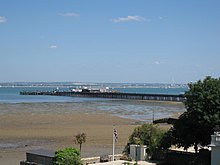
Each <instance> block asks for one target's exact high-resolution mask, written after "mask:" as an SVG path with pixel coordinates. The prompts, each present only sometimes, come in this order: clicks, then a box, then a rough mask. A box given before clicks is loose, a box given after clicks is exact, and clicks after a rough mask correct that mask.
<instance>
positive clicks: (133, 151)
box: [129, 144, 147, 161]
mask: <svg viewBox="0 0 220 165" xmlns="http://www.w3.org/2000/svg"><path fill="white" fill-rule="evenodd" d="M146 150H147V146H145V145H136V144H131V145H130V154H129V157H131V158H132V159H133V160H136V161H142V160H146V157H147V151H146Z"/></svg>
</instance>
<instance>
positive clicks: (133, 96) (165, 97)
mask: <svg viewBox="0 0 220 165" xmlns="http://www.w3.org/2000/svg"><path fill="white" fill-rule="evenodd" d="M20 94H21V95H52V96H71V97H93V98H109V99H129V100H154V101H176V102H183V101H184V100H185V99H184V96H183V95H181V94H180V95H172V94H138V93H120V92H71V91H66V92H65V91H63V92H60V91H49V92H48V91H47V92H39V91H36V92H30V91H23V92H20Z"/></svg>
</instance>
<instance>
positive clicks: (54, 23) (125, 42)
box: [0, 0, 220, 83]
mask: <svg viewBox="0 0 220 165" xmlns="http://www.w3.org/2000/svg"><path fill="white" fill-rule="evenodd" d="M219 9H220V1H219V0H184V1H183V0H182V1H180V0H19V1H18V0H0V82H54V81H56V82H101V83H104V82H108V83H125V82H126V83H189V82H195V81H197V80H201V79H204V78H205V77H206V76H212V77H215V78H217V77H220V10H219Z"/></svg>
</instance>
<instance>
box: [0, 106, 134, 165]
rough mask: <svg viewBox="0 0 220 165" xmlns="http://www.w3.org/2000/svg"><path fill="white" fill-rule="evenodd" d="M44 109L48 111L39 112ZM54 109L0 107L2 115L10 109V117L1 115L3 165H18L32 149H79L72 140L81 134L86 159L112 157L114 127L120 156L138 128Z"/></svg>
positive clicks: (114, 119)
mask: <svg viewBox="0 0 220 165" xmlns="http://www.w3.org/2000/svg"><path fill="white" fill-rule="evenodd" d="M54 106H55V105H54ZM15 107H16V108H15ZM23 108H25V110H22V109H23ZM41 108H42V109H43V108H45V109H47V111H44V110H41V111H39V110H38V111H36V109H41ZM48 108H51V109H49V110H48ZM54 108H55V107H53V105H50V106H46V105H45V104H44V103H38V104H19V105H13V104H0V110H1V112H4V110H6V109H7V113H1V114H0V162H1V163H0V164H4V165H9V164H10V165H12V164H19V161H20V160H24V159H25V152H26V151H28V150H31V149H39V148H45V149H50V150H57V149H63V148H65V147H79V146H78V145H77V144H75V143H74V142H73V138H74V135H76V134H77V133H80V132H84V133H86V135H87V140H86V143H85V144H83V147H82V156H83V157H89V156H100V155H104V154H111V153H112V129H113V125H115V127H116V129H117V132H118V134H119V140H118V143H117V145H116V153H121V152H122V151H123V148H124V146H125V145H126V143H127V140H128V136H129V135H130V134H131V133H132V131H133V129H134V128H135V127H136V126H137V125H136V124H135V120H131V119H123V118H120V117H116V116H112V115H111V114H104V113H94V112H91V113H87V112H85V111H83V110H82V112H80V111H77V112H75V111H74V112H70V111H66V110H65V108H66V107H65V106H64V107H63V108H61V107H59V108H60V110H59V111H53V109H54ZM27 109H29V110H28V111H27Z"/></svg>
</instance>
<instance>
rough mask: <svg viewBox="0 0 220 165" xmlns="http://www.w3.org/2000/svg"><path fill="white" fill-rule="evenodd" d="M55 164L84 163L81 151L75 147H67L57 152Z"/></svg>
mask: <svg viewBox="0 0 220 165" xmlns="http://www.w3.org/2000/svg"><path fill="white" fill-rule="evenodd" d="M53 164H54V165H82V162H81V158H80V152H79V150H78V149H75V148H65V149H64V150H59V151H56V152H55V158H54V162H53Z"/></svg>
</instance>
